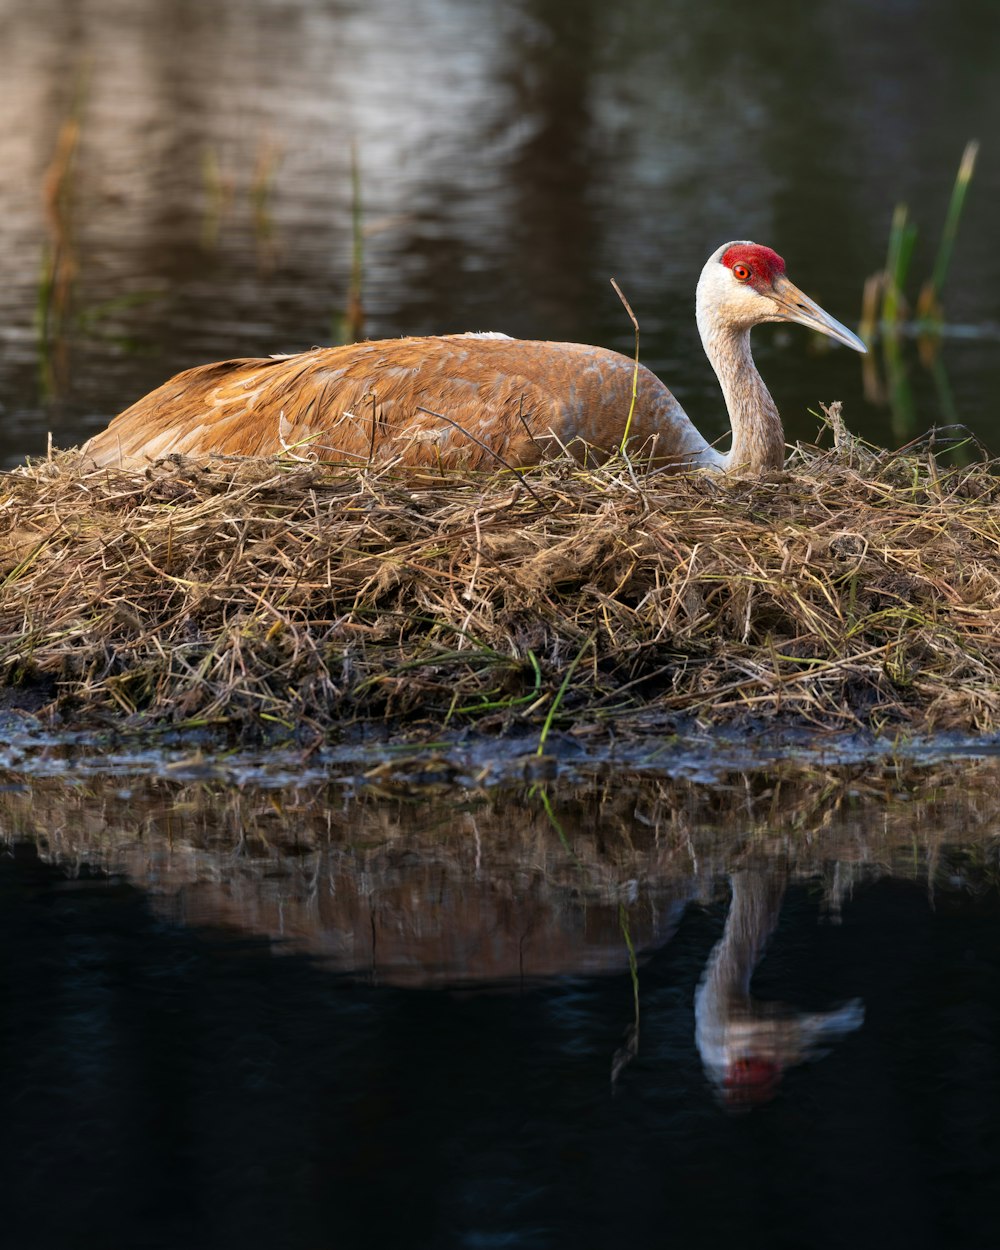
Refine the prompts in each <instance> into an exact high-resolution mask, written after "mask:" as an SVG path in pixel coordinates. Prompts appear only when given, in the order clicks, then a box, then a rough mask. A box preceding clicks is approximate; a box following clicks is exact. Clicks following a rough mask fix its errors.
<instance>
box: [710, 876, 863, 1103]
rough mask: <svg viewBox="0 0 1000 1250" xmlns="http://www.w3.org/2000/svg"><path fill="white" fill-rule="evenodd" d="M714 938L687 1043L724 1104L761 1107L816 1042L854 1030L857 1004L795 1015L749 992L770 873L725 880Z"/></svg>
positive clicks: (768, 908)
mask: <svg viewBox="0 0 1000 1250" xmlns="http://www.w3.org/2000/svg"><path fill="white" fill-rule="evenodd" d="M730 881H731V884H732V890H733V896H732V902H731V904H730V907H729V914H728V916H727V917H726V925H725V929H724V931H723V934H722V937H721V938H720V940H719V941H718V943H717V944H716V946H715V947H714V949H713V951H712V954H711V956H710V957H709V961H708V966H707V967H706V969H705V973H704V976H703V977H702V979H701V983H700V984H699V986H698V991H697V993H696V995H695V1040H696V1042H697V1045H698V1051H699V1053H700V1055H701V1060H702V1063H703V1064H704V1066H705V1071H706V1073H707V1074H708V1076H709V1078H710V1079H711V1081H712V1083H713V1084H714V1086H715V1087H716V1089H717V1091H718V1092H719V1094H720V1096H721V1097H722V1098H723V1100H724V1101H725V1102H726V1103H727V1104H728V1105H730V1106H734V1107H748V1106H752V1105H754V1104H757V1103H763V1102H767V1101H768V1100H769V1099H771V1098H772V1097H773V1096H774V1094H775V1093H776V1092H777V1088H778V1085H779V1083H780V1081H781V1078H782V1076H783V1074H784V1072H785V1069H786V1068H789V1067H792V1066H793V1065H794V1064H797V1063H802V1062H804V1061H805V1060H807V1059H815V1058H819V1057H820V1056H821V1054H822V1053H823V1051H822V1049H821V1047H822V1045H823V1043H825V1042H829V1041H833V1040H834V1039H836V1038H839V1037H843V1036H844V1035H845V1034H846V1033H851V1032H853V1031H854V1030H855V1029H858V1028H860V1027H861V1025H862V1023H863V1022H864V1015H865V1013H864V1006H863V1004H862V1002H861V1000H860V999H859V998H855V999H851V1000H850V1002H847V1003H844V1004H843V1005H842V1006H840V1007H837V1008H834V1009H833V1010H831V1011H820V1012H813V1011H797V1010H796V1009H795V1008H794V1007H792V1006H790V1005H788V1004H786V1003H779V1002H770V1001H761V1000H759V999H756V998H754V997H753V996H752V995H751V993H750V981H751V978H752V977H753V973H754V969H755V968H756V966H757V964H758V963H759V962H760V960H761V957H762V956H763V954H764V948H765V947H766V945H767V943H768V940H769V939H770V937H771V934H772V933H773V932H774V930H775V928H776V927H777V923H778V913H779V912H780V910H781V903H782V899H783V898H784V894H785V884H786V876H785V872H784V870H783V869H780V870H776V869H775V868H774V867H766V868H765V867H760V868H747V869H743V870H741V871H739V872H735V873H733V874H732V876H731V878H730Z"/></svg>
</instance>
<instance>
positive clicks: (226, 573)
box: [0, 437, 1000, 735]
mask: <svg viewBox="0 0 1000 1250" xmlns="http://www.w3.org/2000/svg"><path fill="white" fill-rule="evenodd" d="M791 466H792V467H791V468H789V469H786V470H784V471H782V472H777V473H772V474H770V475H769V476H768V477H766V478H764V479H759V478H756V479H752V480H751V479H745V480H743V479H739V478H731V477H725V478H724V477H719V476H716V475H709V474H705V473H697V474H691V475H690V476H669V475H664V474H658V473H649V474H643V473H641V472H637V471H634V469H633V466H631V465H626V464H624V463H623V462H621V461H618V462H616V463H612V464H610V465H606V466H603V467H602V468H599V469H587V468H583V467H581V466H580V465H579V464H577V463H576V462H575V461H569V460H567V461H560V462H556V463H550V464H547V465H544V466H541V467H539V468H537V469H533V470H531V476H530V483H531V492H530V493H529V491H528V490H526V489H525V485H524V484H523V483H522V482H521V480H520V478H519V477H518V476H517V475H512V474H510V473H507V472H499V473H497V474H496V475H495V476H484V475H465V476H462V475H459V474H448V475H447V476H443V477H432V476H428V475H427V474H418V473H414V472H406V471H404V470H401V469H398V468H397V469H384V470H381V471H378V472H375V471H359V470H357V469H340V468H336V467H330V466H322V465H316V464H311V463H303V462H301V461H297V460H296V461H293V460H274V461H246V462H244V461H224V460H220V461H216V462H214V463H212V464H210V465H208V466H204V465H197V464H194V463H191V462H184V461H181V460H167V461H165V462H162V463H160V464H157V465H155V466H153V467H151V468H150V469H148V470H147V471H146V472H145V473H143V474H135V473H123V472H117V471H112V470H107V469H102V470H99V471H98V470H93V469H90V468H88V467H87V466H86V465H85V464H83V463H82V462H81V460H80V459H79V458H78V457H77V456H75V455H74V454H72V453H67V454H64V455H61V456H57V457H55V458H54V459H51V460H47V461H43V462H41V463H36V464H33V465H29V466H28V467H26V468H22V469H17V470H15V471H13V472H11V473H8V474H5V475H3V479H2V496H0V497H2V521H0V524H2V534H0V569H2V572H3V576H4V581H3V595H2V599H0V661H2V666H3V668H2V671H3V677H4V681H5V682H6V684H7V685H8V686H19V685H20V686H25V685H27V686H31V687H35V688H37V687H38V686H39V685H40V684H41V686H42V687H43V688H44V687H45V686H46V685H48V686H50V687H51V690H52V701H51V710H52V712H53V714H56V715H61V716H62V717H63V718H73V719H75V720H83V721H84V722H86V723H99V722H101V721H106V720H107V719H108V717H109V714H111V715H112V716H113V717H120V716H121V715H124V716H125V717H126V718H138V719H139V720H141V721H142V722H143V723H148V722H159V723H164V722H165V723H170V724H179V725H188V726H191V725H204V724H216V723H217V724H222V725H228V726H231V727H233V728H234V729H236V730H237V731H239V732H240V733H241V734H244V735H245V734H246V733H248V732H257V731H261V732H263V731H267V730H268V729H269V728H275V727H277V728H278V729H281V730H289V731H291V730H296V731H298V730H302V729H305V730H306V731H307V732H313V733H324V734H325V733H329V732H333V731H336V730H337V729H338V727H342V726H344V725H345V724H348V723H350V722H352V721H357V720H366V719H372V718H378V719H383V718H404V719H406V720H408V721H410V722H417V723H419V724H424V725H426V726H427V727H428V728H433V729H440V728H441V727H443V726H446V725H454V726H457V725H458V724H460V723H469V722H473V723H475V724H476V725H478V727H479V728H480V729H482V730H484V731H487V732H497V731H500V730H504V729H510V728H518V727H525V726H531V727H534V728H535V729H537V728H538V727H539V726H541V725H542V724H543V723H544V722H545V718H546V716H547V714H548V712H549V710H550V708H551V706H552V701H553V700H554V699H555V698H556V694H557V691H559V689H560V686H561V683H562V682H563V679H564V677H565V676H566V674H567V672H568V670H569V667H570V665H572V664H573V663H574V661H577V664H576V668H575V670H574V672H573V675H572V680H571V681H570V683H569V684H568V687H567V689H566V690H565V691H563V693H562V696H561V701H560V703H559V707H558V715H557V723H560V724H562V725H564V726H565V725H567V724H569V725H572V726H573V727H574V728H575V729H576V730H577V731H578V732H581V733H582V732H588V731H591V732H594V731H600V730H601V729H602V728H607V727H609V726H610V725H611V724H612V723H614V724H616V725H618V726H629V727H631V728H636V729H639V728H641V729H649V728H651V727H658V726H669V725H671V724H673V723H675V722H677V721H678V719H679V718H683V717H689V716H694V717H696V718H698V719H699V720H700V721H702V722H705V723H721V722H725V721H732V720H736V719H739V718H741V717H746V716H750V717H753V718H760V719H766V718H772V717H776V716H792V717H796V718H804V719H805V720H807V721H810V722H812V723H814V724H816V725H817V726H822V727H831V726H841V725H858V724H863V725H866V726H874V727H875V728H882V727H885V726H886V725H890V724H894V725H902V726H905V727H910V728H912V729H915V730H916V729H919V730H933V729H961V730H974V731H992V730H995V729H997V728H998V726H1000V560H998V555H1000V512H998V510H997V498H998V491H1000V478H998V477H997V476H996V474H995V466H993V465H990V464H982V463H979V464H975V465H972V466H970V467H964V468H957V469H946V468H943V467H942V466H940V465H937V464H935V462H934V461H933V460H932V459H931V458H930V457H929V456H927V455H924V456H921V455H920V454H917V453H913V452H911V453H910V454H908V455H906V456H890V455H888V454H886V453H875V452H874V451H872V450H871V449H868V448H865V447H863V446H862V445H860V444H858V443H857V442H856V441H855V440H852V439H850V438H849V437H848V438H845V439H842V440H840V444H839V446H838V447H837V448H836V449H835V450H834V451H831V452H826V453H824V452H817V451H815V449H800V450H799V451H798V452H797V453H795V454H794V455H793V457H792V462H791Z"/></svg>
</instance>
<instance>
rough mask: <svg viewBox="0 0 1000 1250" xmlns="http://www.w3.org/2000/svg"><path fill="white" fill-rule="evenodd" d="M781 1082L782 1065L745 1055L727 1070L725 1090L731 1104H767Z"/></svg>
mask: <svg viewBox="0 0 1000 1250" xmlns="http://www.w3.org/2000/svg"><path fill="white" fill-rule="evenodd" d="M780 1080H781V1065H780V1064H778V1063H775V1061H774V1060H773V1059H761V1058H760V1057H759V1056H757V1055H744V1056H742V1057H741V1058H740V1059H734V1060H733V1062H732V1063H731V1064H730V1065H729V1067H728V1068H727V1069H726V1077H725V1080H724V1081H723V1083H722V1084H723V1088H724V1089H725V1091H726V1098H727V1099H728V1100H729V1101H730V1102H766V1101H767V1100H768V1099H769V1098H773V1097H774V1094H775V1091H776V1090H777V1088H778V1082H779V1081H780Z"/></svg>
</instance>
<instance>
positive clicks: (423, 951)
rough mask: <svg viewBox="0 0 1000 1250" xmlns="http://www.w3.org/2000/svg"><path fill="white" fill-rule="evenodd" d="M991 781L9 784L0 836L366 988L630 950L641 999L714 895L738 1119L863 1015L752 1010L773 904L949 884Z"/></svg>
mask: <svg viewBox="0 0 1000 1250" xmlns="http://www.w3.org/2000/svg"><path fill="white" fill-rule="evenodd" d="M995 774H996V768H995V767H994V766H992V765H991V764H989V763H987V762H983V763H981V764H979V765H977V766H976V767H975V768H974V769H973V770H971V771H970V774H969V776H968V777H966V778H965V784H964V785H963V787H962V789H961V791H959V790H958V788H957V786H956V785H955V784H954V779H953V778H952V777H951V776H950V775H949V774H948V773H947V772H945V771H941V772H938V771H936V770H931V771H930V772H927V773H925V774H923V775H922V776H921V777H920V779H919V781H918V782H917V783H916V784H915V785H913V786H911V787H909V788H908V789H907V790H906V792H905V801H903V799H904V791H903V790H901V787H900V782H899V779H898V777H897V776H896V775H895V774H894V773H892V772H887V773H885V774H884V775H878V774H872V773H871V772H869V771H862V770H853V769H840V770H836V771H835V772H830V773H821V774H818V775H814V776H811V777H809V776H806V777H803V776H792V777H786V778H784V779H780V780H779V779H778V778H777V777H775V776H772V775H768V776H760V775H755V774H738V773H737V774H733V775H731V776H730V777H729V778H728V779H727V780H726V784H723V785H721V786H712V787H708V786H702V785H698V784H696V783H693V782H682V781H676V782H670V781H666V780H657V781H645V782H643V781H640V780H639V779H638V778H635V779H631V780H630V779H628V778H627V777H623V776H621V775H619V776H618V777H616V779H615V782H614V784H613V785H612V784H610V783H609V784H604V785H599V786H596V787H593V786H588V787H583V786H577V787H572V786H570V787H565V788H559V789H557V790H556V791H554V792H553V794H552V796H551V797H549V796H547V795H543V794H541V793H540V792H539V791H538V789H537V788H535V789H527V790H513V791H512V790H509V789H508V790H500V791H491V792H489V793H477V792H475V791H463V792H461V793H460V795H459V798H458V801H457V802H456V796H455V794H454V793H453V792H451V791H444V790H442V791H438V792H437V795H436V797H435V792H434V791H430V792H427V793H425V794H422V795H421V794H411V793H410V792H409V791H407V790H406V789H405V788H404V789H403V790H402V791H401V792H400V793H399V794H397V795H391V794H387V795H382V796H381V797H380V796H379V795H377V794H373V793H369V794H367V795H363V796H360V797H355V798H351V797H348V795H347V794H346V793H345V792H344V791H343V790H338V789H334V788H328V787H325V786H320V785H317V786H312V787H300V788H284V789H276V790H254V789H253V788H252V787H248V788H244V789H230V788H225V787H219V786H217V785H213V784H198V783H194V784H171V783H169V782H163V781H157V780H155V779H146V780H137V781H135V782H133V783H130V784H129V786H128V787H127V788H121V782H118V783H115V784H111V783H109V784H107V785H101V784H99V783H88V784H87V786H85V787H84V786H78V785H72V784H67V783H65V782H63V781H57V780H40V779H33V780H27V779H25V780H24V781H22V782H20V783H19V785H18V786H17V787H16V788H13V789H10V788H9V789H7V790H6V791H4V792H3V793H0V831H2V835H3V837H4V838H5V839H6V840H8V841H9V842H13V841H15V840H23V839H25V838H30V839H31V840H33V841H35V842H36V843H37V844H38V845H39V847H40V848H41V849H42V851H43V854H44V855H45V856H46V857H47V858H49V859H51V860H52V861H53V862H55V863H59V864H62V865H66V866H68V867H70V868H71V869H72V868H73V867H74V866H82V865H88V866H89V867H90V868H91V869H93V868H99V869H101V870H102V871H105V872H109V873H111V874H115V875H120V874H124V875H125V876H126V877H127V878H128V880H129V881H131V882H132V883H134V884H135V885H137V886H139V887H141V888H142V889H143V890H144V891H147V892H148V893H149V895H150V896H151V898H152V900H153V902H154V905H155V906H156V908H157V909H158V910H159V912H160V913H161V914H162V915H164V916H165V917H168V918H169V919H171V920H172V921H177V922H181V923H183V924H185V925H187V926H194V927H206V926H207V927H212V928H223V929H227V930H230V931H238V932H241V933H244V934H246V935H252V936H254V937H265V938H267V939H269V940H271V941H274V942H275V943H277V944H278V945H277V949H278V950H279V951H282V950H283V951H286V952H307V953H308V954H309V955H310V956H311V957H313V958H314V959H318V960H321V961H322V963H323V965H324V966H326V967H327V968H329V969H331V970H333V971H336V972H338V973H342V974H347V975H349V976H351V977H353V978H357V979H360V980H361V981H363V982H365V983H367V984H370V985H393V986H399V987H411V988H416V987H420V988H425V989H426V988H431V987H445V986H452V987H453V986H459V985H465V986H472V985H492V986H495V987H513V986H518V987H521V989H524V988H525V987H527V986H530V985H532V984H537V983H541V982H543V981H545V980H547V979H551V978H564V979H565V978H574V977H590V976H593V975H595V974H600V975H605V976H607V975H613V976H626V977H627V976H628V970H629V966H630V951H631V950H633V949H634V950H635V951H637V952H638V955H639V986H640V991H641V985H642V978H643V976H644V975H645V974H644V972H643V969H644V968H646V967H648V966H650V964H651V962H655V961H659V960H662V959H664V958H666V959H668V960H669V959H670V957H671V950H672V946H671V943H672V940H673V939H674V937H675V935H676V933H677V931H678V927H679V926H680V925H681V924H682V923H683V922H684V921H685V917H686V916H688V915H690V913H691V908H694V909H695V910H703V909H705V908H708V909H710V911H711V912H712V913H713V914H716V913H717V912H718V911H719V909H720V907H721V908H722V909H724V907H725V904H724V901H723V900H725V898H726V896H727V893H729V892H730V891H731V902H730V903H729V906H728V913H727V916H726V920H725V927H724V930H723V932H722V936H721V938H720V939H719V940H718V941H717V942H716V944H715V946H714V949H713V950H712V951H711V953H710V954H709V953H708V952H707V950H706V952H705V953H704V955H703V956H702V959H701V961H700V962H701V967H702V971H701V972H700V973H699V976H700V988H699V990H698V993H697V996H696V1000H695V1020H694V1022H693V1024H694V1027H695V1032H696V1040H697V1045H698V1049H699V1051H700V1054H701V1057H702V1061H703V1063H704V1066H705V1069H706V1072H707V1073H708V1075H709V1077H710V1078H711V1080H712V1081H713V1082H715V1084H716V1085H717V1086H718V1087H719V1088H720V1089H721V1090H722V1091H723V1092H724V1093H725V1095H726V1097H727V1098H728V1099H729V1100H730V1101H733V1102H740V1101H745V1102H752V1101H760V1100H762V1099H764V1098H766V1097H768V1096H769V1095H770V1094H772V1093H773V1092H774V1089H775V1088H776V1085H777V1082H778V1080H779V1079H780V1076H781V1074H782V1072H783V1071H784V1070H785V1069H786V1068H788V1067H789V1066H792V1065H795V1064H798V1063H799V1062H801V1061H803V1060H804V1059H807V1058H810V1057H812V1056H814V1055H815V1054H816V1053H817V1051H818V1049H819V1048H820V1047H821V1046H822V1045H823V1043H825V1042H829V1041H831V1040H832V1039H834V1038H836V1037H838V1036H841V1035H843V1034H846V1033H848V1032H851V1031H853V1030H855V1029H857V1028H858V1027H859V1026H860V1024H861V1021H862V1018H863V1014H864V1013H863V1008H862V1005H861V1002H860V1000H859V999H851V1000H850V1001H848V1002H847V1003H846V1004H845V1005H843V1006H840V1007H836V1008H833V1009H829V1008H826V1009H823V1010H816V1009H812V1010H798V1009H794V1008H792V1007H790V1006H787V1005H785V1004H783V1003H782V1002H781V1001H780V1000H781V999H782V998H786V997H788V996H789V995H788V993H787V991H783V988H782V987H781V986H780V984H779V985H777V986H772V987H771V989H770V991H769V993H768V995H767V996H766V997H765V998H764V999H760V998H758V997H756V996H755V995H754V994H752V993H751V978H752V977H753V976H754V973H755V969H756V968H757V965H758V964H759V962H760V960H761V958H762V956H763V954H764V951H765V948H766V947H767V944H768V942H769V939H770V938H771V936H772V934H773V933H774V930H775V927H776V926H777V924H778V920H779V915H780V914H781V909H782V901H783V899H784V898H785V895H786V891H787V888H788V886H789V884H790V883H802V882H807V883H811V885H812V886H813V887H816V888H818V889H819V890H820V893H821V895H822V897H823V899H824V909H825V911H826V913H827V914H828V915H829V916H834V917H835V916H836V915H837V914H839V911H840V910H841V909H842V907H843V905H844V901H845V899H848V898H849V897H851V893H852V891H853V890H854V889H855V888H856V886H857V885H858V884H859V883H860V882H867V883H870V882H872V881H874V880H876V879H878V878H879V877H882V876H887V877H895V876H898V875H900V874H902V875H903V876H908V877H913V876H914V875H917V874H920V873H923V872H925V871H927V869H926V865H928V864H930V865H933V871H934V873H941V872H944V871H945V866H946V864H948V863H949V862H950V861H949V860H948V857H947V854H946V852H945V849H944V848H945V847H946V846H947V844H948V843H949V842H951V841H965V842H967V841H968V840H969V838H970V836H973V837H982V838H985V839H986V841H987V842H989V841H990V840H991V839H993V838H994V837H995V831H996V830H997V829H998V828H1000V800H998V799H997V797H996V795H997V793H998V790H997V787H996V784H995ZM949 805H953V807H954V810H951V809H950V808H949ZM970 820H971V821H974V827H975V828H978V829H981V830H982V831H983V832H982V833H981V834H979V835H970V833H969V829H968V828H967V827H966V825H967V824H968V822H969V821H970ZM915 848H919V850H918V853H917V854H916V855H915V854H914V850H915ZM948 871H949V872H951V873H952V875H953V876H954V873H955V871H956V869H955V868H954V867H952V868H950V869H948ZM798 992H799V993H801V987H800V988H799V991H798ZM817 994H818V995H820V996H821V997H822V995H823V989H822V986H821V985H817V986H814V987H812V988H811V990H810V997H813V998H815V996H816V995H817ZM829 997H833V998H836V997H837V995H835V994H834V995H828V999H829ZM640 999H641V994H640ZM640 1005H641V1004H640ZM817 1005H818V1004H817ZM642 1010H646V1008H642ZM620 1023H621V1024H622V1027H624V1026H625V1025H626V1024H627V1023H628V1017H627V1015H624V1014H623V1016H622V1018H621V1021H620Z"/></svg>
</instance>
